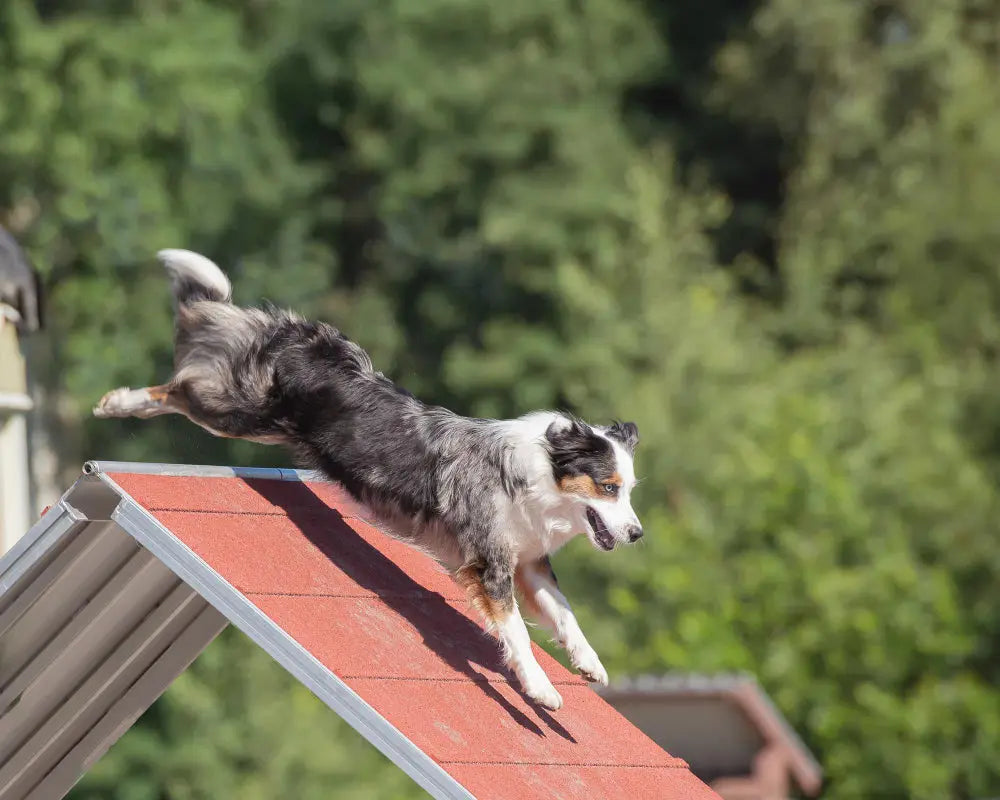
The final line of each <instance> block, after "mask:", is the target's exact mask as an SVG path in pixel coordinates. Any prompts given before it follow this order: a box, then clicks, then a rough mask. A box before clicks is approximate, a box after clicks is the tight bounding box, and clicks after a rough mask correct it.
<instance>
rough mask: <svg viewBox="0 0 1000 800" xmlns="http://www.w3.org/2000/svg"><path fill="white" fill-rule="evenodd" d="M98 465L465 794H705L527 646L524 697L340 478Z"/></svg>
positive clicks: (434, 577) (432, 567)
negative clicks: (554, 694)
mask: <svg viewBox="0 0 1000 800" xmlns="http://www.w3.org/2000/svg"><path fill="white" fill-rule="evenodd" d="M109 477H110V478H112V479H113V480H114V481H115V482H116V483H117V484H118V485H119V486H120V487H121V488H122V489H124V490H125V491H127V492H128V493H129V494H130V495H131V496H132V497H133V498H134V499H135V500H136V501H137V502H138V503H139V504H140V505H142V506H143V507H144V508H145V509H146V510H147V511H149V512H150V513H151V514H152V515H153V516H155V517H156V518H157V519H158V520H159V521H160V522H161V523H162V524H163V526H164V527H166V528H167V529H169V530H170V531H171V532H172V533H173V534H174V535H175V536H176V537H178V538H179V539H180V540H181V541H182V542H184V543H185V544H186V545H187V546H188V547H189V548H191V549H192V550H193V551H194V552H195V553H196V554H197V555H198V556H199V557H200V558H201V559H203V560H204V561H205V562H206V563H207V564H208V565H209V566H211V567H212V568H213V569H214V570H215V571H216V572H218V573H219V574H220V575H221V576H222V577H223V578H224V579H225V580H226V581H228V582H229V583H230V584H231V585H232V586H234V587H235V588H236V589H238V590H239V591H240V592H242V593H243V594H244V595H245V596H246V597H247V598H248V599H249V600H250V601H251V602H253V603H254V604H255V605H256V606H257V607H258V608H259V609H261V610H262V611H263V612H264V613H265V614H267V615H268V616H269V617H270V618H271V619H272V620H274V621H275V622H276V623H277V624H278V625H279V626H280V627H281V628H282V629H284V630H285V632H286V633H288V634H289V635H290V636H291V637H292V638H293V639H295V640H296V641H298V642H299V644H301V645H302V646H303V647H304V648H305V649H306V650H308V651H309V652H310V653H311V654H312V655H313V656H314V657H315V658H316V659H318V660H319V661H320V662H321V663H322V664H324V665H325V666H326V667H327V668H328V669H329V670H331V671H332V672H333V673H335V674H336V675H337V676H338V677H340V678H341V680H343V681H344V682H345V683H346V684H347V685H348V686H350V688H351V689H353V690H354V691H355V692H356V693H357V694H358V695H360V696H361V698H362V699H363V700H364V701H365V702H367V703H368V704H369V705H371V706H372V707H373V708H374V709H375V710H376V711H378V712H379V713H380V714H381V715H382V716H383V717H384V718H385V719H386V720H388V722H389V723H391V724H392V725H393V726H395V727H396V728H397V729H398V730H399V731H401V732H402V733H403V734H404V735H405V736H406V737H408V738H409V739H410V740H411V741H413V742H414V744H416V745H417V746H418V747H419V748H421V749H422V750H423V751H424V752H426V753H427V754H428V755H430V757H431V758H433V759H434V760H435V761H436V762H437V763H438V764H440V765H441V766H442V767H443V768H444V769H445V770H446V771H447V772H448V773H449V774H451V775H452V776H453V777H454V778H455V779H456V780H458V781H459V782H460V783H461V784H463V785H464V786H465V787H467V788H468V789H469V791H471V792H472V793H473V794H474V795H476V796H478V797H481V798H490V799H491V800H506V799H507V798H510V800H514V799H515V798H517V800H522V799H523V798H535V797H538V798H542V797H545V798H562V800H595V798H629V800H632V799H633V798H672V799H676V800H681V798H683V799H684V800H702V798H704V799H705V800H707V799H708V798H717V795H715V793H713V792H712V791H711V790H710V789H709V788H708V787H706V786H705V785H704V784H703V783H701V782H700V781H698V780H697V779H696V778H695V777H694V776H693V775H692V774H691V773H690V771H689V770H688V769H687V765H686V764H685V763H684V762H683V761H681V760H680V759H676V758H673V757H672V756H670V755H668V754H667V753H665V752H664V751H663V750H661V749H660V748H659V747H658V746H657V745H656V744H655V743H654V742H653V741H652V740H650V739H649V738H647V737H646V736H645V735H644V734H643V733H641V732H640V731H639V730H638V729H637V728H635V727H633V726H632V725H631V724H630V723H629V722H628V721H627V720H625V718H624V717H622V716H621V715H620V714H619V713H618V712H617V711H615V710H614V709H612V708H611V706H609V705H608V704H607V703H606V702H605V701H604V700H602V699H601V698H600V697H598V696H597V695H596V694H595V693H594V692H593V691H592V690H591V689H590V688H589V687H588V686H587V685H586V683H585V682H584V681H583V680H582V679H580V678H579V677H578V676H575V675H573V674H572V673H570V672H568V671H567V670H565V669H564V668H563V667H562V666H560V665H559V664H558V663H557V662H556V661H554V660H553V659H552V658H551V657H550V656H548V655H547V654H546V653H545V652H544V651H542V650H540V649H538V648H536V655H537V656H538V659H539V662H540V663H541V665H542V667H543V668H544V669H545V671H546V672H547V673H548V674H549V677H550V678H552V680H553V683H555V684H556V685H557V687H558V688H559V691H560V692H561V693H562V695H563V699H564V701H565V705H564V706H563V708H562V709H561V710H560V711H558V712H555V713H549V712H547V711H546V710H544V709H542V708H539V707H537V706H535V705H534V704H532V703H529V702H528V701H526V700H525V699H524V697H523V696H522V695H521V694H520V693H519V692H518V691H517V690H516V689H515V688H514V687H513V686H512V685H511V681H510V676H509V675H508V674H507V673H506V671H505V669H504V667H503V665H502V664H501V663H500V660H499V658H498V653H497V647H496V645H495V643H494V641H493V640H492V639H490V638H488V637H487V636H486V634H485V633H484V632H483V630H482V628H481V627H480V625H479V624H478V622H477V621H476V620H475V617H474V615H473V612H471V611H470V610H469V609H468V608H467V606H466V603H465V601H464V598H463V596H462V591H461V590H460V589H459V588H458V587H457V586H456V585H455V584H454V583H453V582H452V581H451V579H450V578H449V577H448V576H447V575H446V574H444V573H443V572H442V571H441V570H440V569H439V568H438V567H437V565H436V564H434V562H433V561H432V560H431V559H429V558H427V557H426V556H424V555H422V554H420V553H418V552H416V551H414V550H412V549H411V548H409V547H407V546H405V545H403V544H401V543H399V542H396V541H393V540H392V539H389V538H388V537H386V536H385V535H383V534H382V533H380V532H379V531H378V530H376V529H375V528H374V527H372V526H371V525H369V524H368V523H366V522H365V521H364V519H362V517H363V512H362V510H361V509H359V508H358V507H357V506H356V505H355V504H354V503H353V502H352V501H351V500H350V499H349V498H348V497H346V496H345V495H344V493H343V491H342V490H341V489H339V487H337V486H335V485H331V484H323V483H308V484H307V483H299V482H294V481H273V480H243V479H239V478H208V477H166V476H159V475H139V474H112V475H110V476H109Z"/></svg>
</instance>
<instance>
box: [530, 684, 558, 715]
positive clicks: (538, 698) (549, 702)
mask: <svg viewBox="0 0 1000 800" xmlns="http://www.w3.org/2000/svg"><path fill="white" fill-rule="evenodd" d="M546 683H547V684H548V685H547V686H525V687H524V693H525V694H526V695H528V697H530V698H531V699H532V700H534V701H535V702H536V703H538V705H540V706H544V707H545V708H547V709H549V711H558V710H559V709H560V708H562V704H563V699H562V695H561V694H559V692H557V691H556V687H555V686H553V685H552V684H551V683H548V681H546Z"/></svg>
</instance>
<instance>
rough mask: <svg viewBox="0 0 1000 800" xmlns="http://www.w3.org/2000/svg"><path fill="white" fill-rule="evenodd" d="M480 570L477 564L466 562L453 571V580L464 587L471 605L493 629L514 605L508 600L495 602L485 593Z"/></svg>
mask: <svg viewBox="0 0 1000 800" xmlns="http://www.w3.org/2000/svg"><path fill="white" fill-rule="evenodd" d="M481 570H482V567H481V565H479V564H466V565H465V566H464V567H460V568H459V569H457V570H456V571H455V575H454V577H455V582H456V583H457V584H458V585H459V586H461V587H462V588H464V589H465V594H466V596H467V597H468V599H469V603H470V604H471V605H472V607H473V608H474V609H476V611H478V612H479V613H480V614H482V615H483V618H484V619H485V620H486V627H487V629H488V630H490V631H493V630H495V629H496V627H497V625H499V624H500V623H501V622H503V621H504V620H505V619H507V617H509V616H510V614H511V612H512V611H513V610H514V606H513V603H512V602H510V600H508V601H500V602H497V601H496V600H494V599H493V598H492V597H490V596H489V595H488V594H487V593H486V587H484V586H483V581H482V578H481V577H480V575H481ZM512 599H513V598H511V600H512Z"/></svg>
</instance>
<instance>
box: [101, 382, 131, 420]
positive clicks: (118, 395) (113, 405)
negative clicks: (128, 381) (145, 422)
mask: <svg viewBox="0 0 1000 800" xmlns="http://www.w3.org/2000/svg"><path fill="white" fill-rule="evenodd" d="M131 391H132V390H131V389H129V388H128V387H127V386H122V387H121V388H120V389H112V390H111V391H110V392H108V393H107V394H106V395H104V397H102V398H101V402H99V403H98V404H97V405H96V406H94V416H95V417H99V418H101V419H108V418H109V417H117V416H120V415H121V414H122V412H123V411H124V410H125V400H126V398H127V397H128V396H129V394H130V393H131Z"/></svg>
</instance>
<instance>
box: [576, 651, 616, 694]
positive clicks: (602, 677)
mask: <svg viewBox="0 0 1000 800" xmlns="http://www.w3.org/2000/svg"><path fill="white" fill-rule="evenodd" d="M570 663H572V664H573V668H574V669H576V670H577V671H578V672H579V673H580V674H581V675H582V676H583V677H584V679H585V680H588V681H590V682H591V683H599V684H600V685H601V686H607V685H608V671H607V670H606V669H604V665H603V664H602V663H601V659H600V658H598V657H597V653H595V652H594V648H593V647H587V648H586V649H582V648H581V649H579V650H576V651H574V652H573V653H571V654H570Z"/></svg>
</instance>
